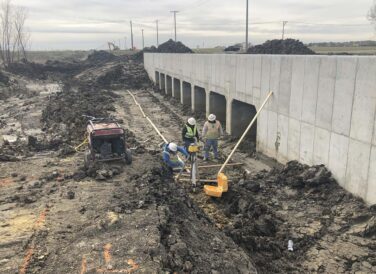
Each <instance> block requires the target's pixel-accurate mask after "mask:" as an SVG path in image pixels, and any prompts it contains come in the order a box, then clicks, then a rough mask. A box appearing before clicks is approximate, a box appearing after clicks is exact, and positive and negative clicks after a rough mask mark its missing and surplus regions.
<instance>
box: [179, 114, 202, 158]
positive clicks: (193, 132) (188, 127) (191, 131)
mask: <svg viewBox="0 0 376 274" xmlns="http://www.w3.org/2000/svg"><path fill="white" fill-rule="evenodd" d="M182 137H183V141H184V147H185V149H186V150H187V151H188V147H189V146H190V144H194V143H195V138H196V141H197V142H198V141H199V138H198V130H197V125H196V119H195V118H193V117H192V118H189V119H188V122H187V123H186V124H185V126H184V127H183V131H182Z"/></svg>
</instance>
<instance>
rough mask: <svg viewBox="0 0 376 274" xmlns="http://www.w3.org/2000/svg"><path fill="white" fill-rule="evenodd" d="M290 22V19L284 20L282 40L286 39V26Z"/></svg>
mask: <svg viewBox="0 0 376 274" xmlns="http://www.w3.org/2000/svg"><path fill="white" fill-rule="evenodd" d="M287 23H288V21H282V40H284V39H285V26H286V24H287Z"/></svg>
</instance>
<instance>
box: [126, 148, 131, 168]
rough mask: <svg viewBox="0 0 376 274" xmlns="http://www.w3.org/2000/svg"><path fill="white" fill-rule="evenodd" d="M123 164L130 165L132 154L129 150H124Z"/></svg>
mask: <svg viewBox="0 0 376 274" xmlns="http://www.w3.org/2000/svg"><path fill="white" fill-rule="evenodd" d="M124 160H125V163H126V164H127V165H130V164H132V152H131V150H130V149H126V150H125V157H124Z"/></svg>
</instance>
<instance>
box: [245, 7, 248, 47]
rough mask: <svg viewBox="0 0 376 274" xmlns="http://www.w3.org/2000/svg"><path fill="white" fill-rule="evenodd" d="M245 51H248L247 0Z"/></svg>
mask: <svg viewBox="0 0 376 274" xmlns="http://www.w3.org/2000/svg"><path fill="white" fill-rule="evenodd" d="M245 24H246V25H245V52H247V51H248V0H247V11H246V23H245Z"/></svg>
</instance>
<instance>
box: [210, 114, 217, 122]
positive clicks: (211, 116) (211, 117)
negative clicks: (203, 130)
mask: <svg viewBox="0 0 376 274" xmlns="http://www.w3.org/2000/svg"><path fill="white" fill-rule="evenodd" d="M216 119H217V116H215V115H214V114H210V115H209V117H208V120H209V121H210V122H214V121H215V120H216Z"/></svg>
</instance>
